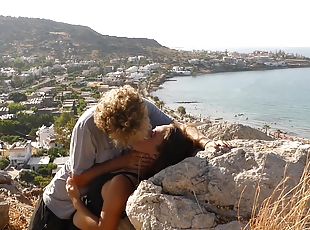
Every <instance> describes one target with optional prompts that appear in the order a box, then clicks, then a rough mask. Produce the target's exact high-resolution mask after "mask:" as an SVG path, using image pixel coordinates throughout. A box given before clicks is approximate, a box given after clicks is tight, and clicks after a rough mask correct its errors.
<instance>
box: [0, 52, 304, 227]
mask: <svg viewBox="0 0 310 230" xmlns="http://www.w3.org/2000/svg"><path fill="white" fill-rule="evenodd" d="M176 54H177V55H176ZM302 67H310V58H308V57H303V56H301V55H298V54H289V53H285V52H284V51H281V50H279V51H277V52H268V51H255V52H253V53H249V54H244V53H237V52H229V51H227V50H226V51H223V52H219V51H217V52H215V51H214V52H213V51H192V52H184V51H179V52H176V53H174V55H171V56H167V57H166V58H164V59H162V58H154V57H153V58H150V57H147V56H142V55H140V56H128V57H117V58H115V57H113V58H110V59H109V58H105V59H100V60H98V59H81V58H78V57H74V56H72V57H71V58H64V57H59V55H58V56H57V57H55V56H53V54H52V53H51V54H49V55H47V56H38V55H31V56H24V55H23V56H16V55H15V56H13V55H3V56H1V57H0V150H1V156H0V169H1V170H5V171H4V172H6V173H7V174H9V175H10V177H11V178H12V179H13V180H14V179H18V181H19V182H20V183H21V184H23V185H24V186H27V187H29V188H33V189H38V190H39V191H40V189H41V188H43V187H44V186H45V185H46V184H47V183H49V181H50V180H51V178H52V176H53V175H55V173H56V172H57V170H59V168H60V167H62V166H63V165H64V163H65V162H66V160H67V159H68V150H69V143H70V136H71V131H72V129H73V126H74V124H75V122H76V120H77V118H78V117H79V116H80V115H81V114H82V113H83V112H84V111H85V110H86V109H88V108H90V107H92V106H95V105H96V103H97V102H98V100H99V98H100V96H101V95H102V94H103V93H104V92H106V91H108V90H110V89H112V88H115V87H119V86H122V85H125V84H129V85H132V86H133V87H135V88H137V89H138V90H139V91H140V92H141V93H142V94H143V95H144V96H145V97H148V98H150V99H151V100H153V101H154V103H155V104H156V105H157V106H158V107H159V108H161V109H163V110H165V112H167V113H169V114H170V115H171V116H174V117H175V118H176V119H178V120H181V121H182V120H183V121H186V122H192V123H196V124H197V125H201V124H207V123H208V121H206V120H204V121H203V122H202V123H201V119H200V120H199V121H198V119H196V118H195V117H193V116H191V115H190V114H186V111H185V108H184V107H183V106H180V107H179V108H178V109H177V111H173V110H171V109H169V108H166V107H165V106H164V102H163V101H161V100H160V98H157V97H152V96H151V94H150V93H151V92H152V91H154V90H156V89H158V87H160V85H161V84H162V83H163V82H164V81H166V80H169V78H171V77H182V76H193V75H199V74H208V73H216V72H227V71H252V70H269V69H279V68H302ZM266 132H267V131H266ZM257 135H258V134H257ZM278 135H280V134H278ZM278 137H279V136H278ZM210 138H212V137H210ZM264 138H267V139H268V137H267V136H266V137H264ZM2 177H3V176H2ZM15 208H18V207H15ZM24 222H25V221H24Z"/></svg>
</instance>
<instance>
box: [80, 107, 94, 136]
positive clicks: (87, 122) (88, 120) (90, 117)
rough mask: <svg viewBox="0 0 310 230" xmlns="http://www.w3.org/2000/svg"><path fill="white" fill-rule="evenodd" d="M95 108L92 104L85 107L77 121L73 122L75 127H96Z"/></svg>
mask: <svg viewBox="0 0 310 230" xmlns="http://www.w3.org/2000/svg"><path fill="white" fill-rule="evenodd" d="M95 110H96V106H93V107H91V108H89V109H87V110H86V111H85V112H84V113H83V114H82V115H81V116H80V118H79V119H78V121H77V122H76V124H75V127H76V128H88V129H90V130H91V129H93V128H95V127H96V125H95V122H94V112H95Z"/></svg>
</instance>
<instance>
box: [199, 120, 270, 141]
mask: <svg viewBox="0 0 310 230" xmlns="http://www.w3.org/2000/svg"><path fill="white" fill-rule="evenodd" d="M201 131H202V132H203V133H204V135H205V136H206V137H208V138H210V139H214V140H233V139H248V140H255V139H257V140H266V141H271V140H273V138H272V137H270V136H268V135H267V134H265V133H263V132H261V131H259V130H257V129H254V128H251V127H249V126H246V125H242V124H231V123H228V122H221V123H208V124H206V125H204V126H203V127H202V130H201Z"/></svg>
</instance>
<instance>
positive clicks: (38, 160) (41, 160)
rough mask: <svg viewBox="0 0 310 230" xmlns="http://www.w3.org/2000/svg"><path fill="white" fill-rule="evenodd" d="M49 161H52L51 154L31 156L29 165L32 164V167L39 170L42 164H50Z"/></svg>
mask: <svg viewBox="0 0 310 230" xmlns="http://www.w3.org/2000/svg"><path fill="white" fill-rule="evenodd" d="M49 162H50V157H49V156H42V157H31V158H30V160H29V161H28V163H27V165H29V166H30V169H32V170H34V171H37V170H38V168H39V167H40V166H43V165H48V163H49Z"/></svg>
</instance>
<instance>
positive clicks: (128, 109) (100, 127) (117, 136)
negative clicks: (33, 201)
mask: <svg viewBox="0 0 310 230" xmlns="http://www.w3.org/2000/svg"><path fill="white" fill-rule="evenodd" d="M171 122H172V119H171V118H170V117H169V116H167V115H166V114H165V113H163V112H162V111H161V110H159V109H158V108H157V107H156V106H155V105H154V104H153V103H151V102H150V101H149V100H147V99H145V98H143V97H142V96H141V95H140V94H139V92H138V91H137V90H135V89H134V88H133V87H131V86H129V85H125V86H122V87H119V88H116V89H112V90H110V91H107V92H106V93H104V94H103V95H102V97H101V98H100V101H99V102H98V104H97V105H96V106H94V107H92V108H90V109H88V110H86V111H85V112H84V113H83V114H82V116H81V117H80V118H79V119H78V121H77V123H76V124H75V126H74V128H73V131H72V135H71V144H70V151H69V152H70V159H69V160H68V161H67V162H66V163H65V165H64V166H63V167H62V168H61V169H60V170H59V171H58V172H57V173H56V175H55V176H54V178H53V179H52V181H51V182H50V183H49V184H48V185H47V187H46V188H45V189H44V192H43V196H42V198H41V199H40V200H39V202H38V203H37V205H36V208H35V211H34V212H33V215H32V219H31V222H30V225H29V229H30V230H42V229H52V230H54V229H58V230H67V229H71V228H73V229H74V228H75V227H74V225H73V224H72V216H73V214H74V212H75V207H74V206H73V203H72V200H71V199H70V197H69V196H68V193H67V191H66V181H67V178H68V177H72V178H73V179H74V181H75V182H76V183H77V184H78V186H80V187H81V188H82V189H81V190H80V191H81V196H84V195H85V194H86V193H87V192H88V190H89V185H90V183H91V182H92V181H93V180H94V179H95V178H97V177H99V176H101V175H104V174H108V173H110V172H114V171H117V170H119V169H122V168H128V169H130V170H135V169H137V167H138V162H139V163H140V165H139V166H140V167H142V168H144V167H149V165H150V164H151V163H152V162H153V160H154V159H151V158H150V157H148V156H147V154H141V153H138V152H137V151H126V150H127V149H128V147H129V146H131V145H132V144H133V143H135V142H138V141H141V140H143V139H144V138H145V137H146V136H148V134H149V133H150V131H151V130H152V128H154V127H155V126H156V125H162V124H170V123H171Z"/></svg>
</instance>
